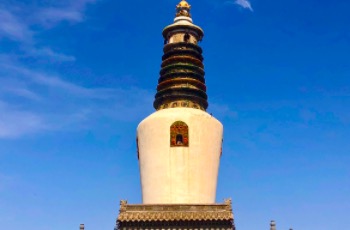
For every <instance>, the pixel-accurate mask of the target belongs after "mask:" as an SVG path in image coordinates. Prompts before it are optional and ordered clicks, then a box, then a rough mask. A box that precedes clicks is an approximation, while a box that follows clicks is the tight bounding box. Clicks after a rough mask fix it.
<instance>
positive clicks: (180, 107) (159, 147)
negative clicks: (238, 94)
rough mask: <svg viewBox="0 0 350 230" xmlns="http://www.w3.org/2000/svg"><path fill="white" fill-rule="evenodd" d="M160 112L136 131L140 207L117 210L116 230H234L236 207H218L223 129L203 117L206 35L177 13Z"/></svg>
mask: <svg viewBox="0 0 350 230" xmlns="http://www.w3.org/2000/svg"><path fill="white" fill-rule="evenodd" d="M162 34H163V38H164V49H163V50H164V54H163V56H162V64H161V70H160V76H159V80H158V86H157V93H156V95H155V100H154V103H153V106H154V108H155V110H156V111H155V112H154V113H153V114H151V115H149V116H148V117H146V118H145V119H144V120H143V121H141V123H140V124H139V126H138V128H137V139H136V140H137V153H138V155H137V156H138V160H139V166H140V175H141V188H142V204H128V203H127V202H126V201H121V203H120V213H119V216H118V218H117V227H116V228H117V229H119V230H131V229H138V230H143V229H147V230H153V229H167V230H172V229H178V230H179V229H186V230H192V229H193V230H194V229H198V230H199V229H203V230H207V229H215V230H216V229H217V230H219V229H220V230H221V229H225V230H234V229H235V227H234V218H233V213H232V204H231V200H225V201H224V202H223V203H219V204H218V203H216V202H215V199H216V187H217V178H218V171H219V163H220V158H221V155H222V140H223V125H222V124H221V123H220V121H218V120H217V119H216V118H214V117H213V116H212V115H211V114H208V113H207V112H206V109H207V108H208V96H207V93H206V85H205V78H204V75H205V72H204V65H203V56H202V49H201V47H200V46H199V42H200V41H202V39H203V36H204V32H203V30H202V29H201V28H200V27H199V26H197V25H195V24H193V21H192V17H191V6H190V5H189V4H188V2H186V1H181V2H180V3H179V4H178V5H177V6H176V16H175V19H174V23H173V24H171V25H169V26H167V27H165V28H164V30H163V33H162Z"/></svg>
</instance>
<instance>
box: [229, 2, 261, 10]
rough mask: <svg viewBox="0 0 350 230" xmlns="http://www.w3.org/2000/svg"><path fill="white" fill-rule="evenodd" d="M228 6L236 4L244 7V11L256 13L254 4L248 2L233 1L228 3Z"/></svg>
mask: <svg viewBox="0 0 350 230" xmlns="http://www.w3.org/2000/svg"><path fill="white" fill-rule="evenodd" d="M226 4H235V5H238V6H240V7H242V8H243V9H247V10H250V11H254V10H253V7H252V4H251V3H250V1H248V0H235V1H234V2H233V1H226Z"/></svg>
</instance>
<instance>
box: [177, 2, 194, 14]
mask: <svg viewBox="0 0 350 230" xmlns="http://www.w3.org/2000/svg"><path fill="white" fill-rule="evenodd" d="M190 10H191V5H190V4H188V2H186V1H185V0H182V1H181V2H180V3H179V4H178V5H177V6H176V11H177V12H176V17H179V16H185V17H191V14H190Z"/></svg>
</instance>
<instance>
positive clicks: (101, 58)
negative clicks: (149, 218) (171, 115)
mask: <svg viewBox="0 0 350 230" xmlns="http://www.w3.org/2000/svg"><path fill="white" fill-rule="evenodd" d="M177 3H178V2H177V1H170V0H166V1H157V2H148V1H140V0H136V1H132V2H130V1H127V2H125V1H124V2H121V1H112V0H62V1H49V0H22V1H15V0H2V1H1V2H0V229H12V230H17V229H23V228H24V227H25V228H26V229H29V230H42V229H45V230H47V229H49V230H61V229H78V227H79V224H80V223H85V224H86V226H87V229H112V228H113V226H114V223H115V218H116V217H117V214H118V208H119V200H121V199H127V200H128V201H129V202H130V203H140V202H141V192H140V180H139V170H138V162H137V157H136V147H135V132H136V131H135V130H136V127H137V125H138V123H139V122H140V121H141V120H142V119H143V118H144V117H146V116H147V115H149V114H150V113H152V112H153V108H152V102H153V97H154V94H155V87H156V84H157V79H158V73H159V70H160V64H161V55H162V46H163V39H162V36H161V31H162V29H163V28H164V27H165V26H166V25H168V24H170V23H172V20H173V18H174V10H175V5H176V4H177ZM190 4H191V5H192V7H193V9H192V15H193V19H194V22H195V23H196V24H198V25H200V26H201V27H202V28H203V29H204V31H205V38H204V41H203V42H202V43H201V46H202V47H203V49H204V57H205V68H206V81H207V87H208V95H209V103H210V104H209V109H208V111H209V112H210V113H213V115H214V116H216V117H217V118H218V119H219V120H221V121H222V123H223V124H224V127H225V131H224V136H225V139H224V148H223V149H224V154H223V156H222V159H221V168H220V175H219V184H218V191H217V201H218V202H222V201H223V200H224V198H227V197H232V199H233V208H234V214H235V218H236V226H237V229H240V230H256V229H269V221H270V220H272V219H274V220H276V222H277V228H278V230H280V229H281V230H282V229H288V228H289V227H293V228H294V229H295V230H316V229H317V230H320V229H349V228H350V220H349V218H348V213H350V195H349V194H350V167H349V164H350V141H349V137H350V87H349V85H350V61H349V60H350V58H349V55H350V30H349V24H350V16H349V13H348V10H349V9H350V2H349V1H347V0H338V1H316V0H308V1H301V0H294V1H277V0H265V1H262V0H251V1H250V2H247V1H246V0H238V1H234V0H233V1H225V0H224V1H220V0H216V1H209V0H202V1H199V0H192V1H190Z"/></svg>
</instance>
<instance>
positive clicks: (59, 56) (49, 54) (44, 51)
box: [26, 47, 75, 62]
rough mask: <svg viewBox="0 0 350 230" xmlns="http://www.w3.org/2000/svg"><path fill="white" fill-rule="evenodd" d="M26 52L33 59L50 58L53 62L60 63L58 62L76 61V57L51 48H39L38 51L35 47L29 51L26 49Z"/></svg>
mask: <svg viewBox="0 0 350 230" xmlns="http://www.w3.org/2000/svg"><path fill="white" fill-rule="evenodd" d="M26 51H27V56H31V57H45V58H50V59H51V60H53V61H58V62H72V61H75V57H74V56H71V55H66V54H63V53H58V52H55V51H53V50H52V49H51V48H48V47H45V48H38V49H37V48H34V47H29V48H28V49H26Z"/></svg>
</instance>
